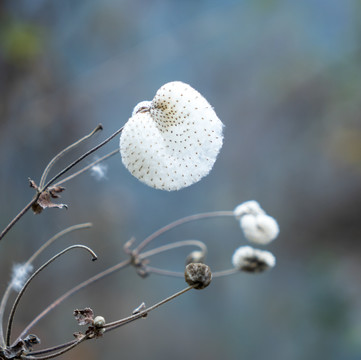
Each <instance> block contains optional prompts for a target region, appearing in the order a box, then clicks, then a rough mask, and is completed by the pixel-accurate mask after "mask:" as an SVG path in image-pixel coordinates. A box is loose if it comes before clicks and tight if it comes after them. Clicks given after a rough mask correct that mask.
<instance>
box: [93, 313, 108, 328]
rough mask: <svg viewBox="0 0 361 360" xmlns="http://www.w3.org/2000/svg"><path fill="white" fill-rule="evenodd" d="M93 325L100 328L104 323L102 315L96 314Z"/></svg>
mask: <svg viewBox="0 0 361 360" xmlns="http://www.w3.org/2000/svg"><path fill="white" fill-rule="evenodd" d="M93 325H94V327H96V328H102V327H103V326H104V325H105V319H104V318H103V316H96V317H95V318H94V322H93Z"/></svg>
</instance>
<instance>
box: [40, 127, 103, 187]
mask: <svg viewBox="0 0 361 360" xmlns="http://www.w3.org/2000/svg"><path fill="white" fill-rule="evenodd" d="M99 130H103V126H102V124H99V125H98V126H97V127H96V128H95V129H94V130H93V131H92V132H91V133H90V134H88V135H85V136H84V137H82V138H81V139H79V140H78V141H76V142H75V143H73V144H71V145H69V146H68V147H66V148H65V149H64V150H62V151H61V152H60V153H59V154H57V155H56V156H54V157H53V158H52V160H51V161H50V162H49V164H48V165H47V167H46V168H45V170H44V172H43V175H41V179H40V183H39V188H40V189H42V188H43V186H44V184H45V181H46V177H47V176H48V174H49V171H50V170H51V168H52V167H53V166H54V164H55V163H56V162H57V161H58V160H60V159H61V158H62V157H63V156H64V155H65V154H66V153H67V152H68V151H70V150H71V149H74V148H75V147H76V146H78V145H79V144H81V143H82V142H83V141H85V140H87V139H89V138H90V137H92V136H93V135H94V134H95V133H97V132H98V131H99Z"/></svg>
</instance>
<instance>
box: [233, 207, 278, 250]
mask: <svg viewBox="0 0 361 360" xmlns="http://www.w3.org/2000/svg"><path fill="white" fill-rule="evenodd" d="M233 213H234V216H235V217H236V218H237V219H238V220H239V221H240V226H241V229H242V231H243V233H244V236H245V237H246V238H247V239H248V240H249V241H251V242H254V243H257V244H262V245H266V244H268V243H270V242H271V241H272V240H274V239H275V238H276V237H277V236H278V234H279V226H278V223H277V221H276V220H275V219H274V218H273V217H271V216H269V215H267V214H266V212H265V211H264V210H263V209H262V208H261V206H260V205H259V203H258V202H257V201H254V200H251V201H246V202H244V203H242V204H240V205H238V206H237V207H236V208H235V209H234V211H233Z"/></svg>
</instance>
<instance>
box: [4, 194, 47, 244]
mask: <svg viewBox="0 0 361 360" xmlns="http://www.w3.org/2000/svg"><path fill="white" fill-rule="evenodd" d="M39 196H40V193H37V194H36V196H35V197H34V198H33V199H32V200H31V201H30V202H29V203H28V204H27V205H26V206H25V207H24V209H22V210H21V211H20V212H19V214H17V215H16V216H15V217H14V219H13V220H12V221H11V222H10V223H9V225H8V226H6V228H5V229H4V230H3V231H2V232H1V234H0V240H1V239H2V238H3V237H4V236H5V235H6V234H7V233H8V231H9V230H10V229H11V228H12V227H13V226H14V225H15V224H16V223H17V222H18V221H19V220H20V218H21V217H23V216H24V215H25V214H26V212H27V211H28V210H30V209H31V207H32V206H33V205H34V204H35V203H36V202H37V200H38V199H39Z"/></svg>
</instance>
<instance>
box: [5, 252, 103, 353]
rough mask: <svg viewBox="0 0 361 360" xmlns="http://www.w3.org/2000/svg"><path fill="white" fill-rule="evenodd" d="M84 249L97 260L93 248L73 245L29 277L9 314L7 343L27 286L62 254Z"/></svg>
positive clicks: (7, 343) (8, 343) (8, 344)
mask: <svg viewBox="0 0 361 360" xmlns="http://www.w3.org/2000/svg"><path fill="white" fill-rule="evenodd" d="M77 248H78V249H84V250H86V251H88V252H89V253H90V254H91V255H92V260H93V261H94V260H96V259H97V256H96V254H95V253H94V251H93V250H91V249H90V248H89V247H87V246H84V245H72V246H69V247H68V248H66V249H64V250H63V251H61V252H59V253H58V254H56V255H55V256H53V257H52V258H51V259H50V260H48V261H47V262H46V263H45V264H44V265H42V266H41V267H40V268H39V269H38V270H36V271H35V272H34V273H33V274H32V275H31V276H30V277H29V279H28V280H27V281H26V283H25V284H24V286H23V287H22V289H21V290H20V292H19V294H18V296H17V297H16V299H15V302H14V304H13V307H12V309H11V311H10V315H9V320H8V325H7V331H6V345H7V346H10V336H11V328H12V324H13V320H14V315H15V311H16V309H17V306H18V304H19V301H20V299H21V297H22V296H23V294H24V292H25V290H26V288H27V287H28V286H29V284H30V283H31V281H32V280H33V279H34V278H35V277H36V276H37V275H38V274H39V273H40V272H41V271H42V270H44V269H45V268H46V267H47V266H48V265H49V264H51V263H52V262H53V261H54V260H55V259H57V258H58V257H60V256H62V255H63V254H65V253H66V252H68V251H70V250H73V249H77Z"/></svg>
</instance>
